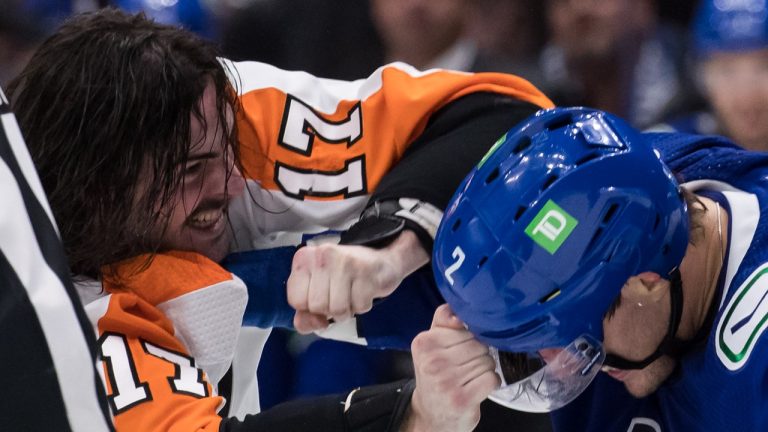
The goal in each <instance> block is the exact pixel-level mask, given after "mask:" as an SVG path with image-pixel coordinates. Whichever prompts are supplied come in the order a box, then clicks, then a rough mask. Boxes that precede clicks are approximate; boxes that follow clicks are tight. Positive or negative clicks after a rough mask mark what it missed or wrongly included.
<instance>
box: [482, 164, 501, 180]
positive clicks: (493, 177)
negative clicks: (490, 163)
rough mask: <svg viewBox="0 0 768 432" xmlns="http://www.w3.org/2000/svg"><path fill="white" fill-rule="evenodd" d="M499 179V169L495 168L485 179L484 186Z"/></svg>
mask: <svg viewBox="0 0 768 432" xmlns="http://www.w3.org/2000/svg"><path fill="white" fill-rule="evenodd" d="M498 177H499V167H496V168H494V169H493V171H491V173H490V174H488V177H486V178H485V184H490V183H491V182H493V181H494V180H496V179H497V178H498Z"/></svg>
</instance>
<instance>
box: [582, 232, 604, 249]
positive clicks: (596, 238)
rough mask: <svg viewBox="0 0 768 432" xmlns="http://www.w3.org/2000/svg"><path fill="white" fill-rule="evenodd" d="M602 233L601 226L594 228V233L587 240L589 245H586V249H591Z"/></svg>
mask: <svg viewBox="0 0 768 432" xmlns="http://www.w3.org/2000/svg"><path fill="white" fill-rule="evenodd" d="M602 234H603V229H602V228H598V229H596V230H595V234H594V235H592V238H591V239H590V240H589V246H587V249H586V250H591V249H592V248H593V247H594V246H595V244H597V241H598V239H599V238H600V236H601V235H602Z"/></svg>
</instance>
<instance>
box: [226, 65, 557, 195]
mask: <svg viewBox="0 0 768 432" xmlns="http://www.w3.org/2000/svg"><path fill="white" fill-rule="evenodd" d="M263 73H266V72H263ZM272 73H275V74H277V73H278V72H275V71H272ZM279 73H280V74H281V75H286V74H288V75H289V77H288V78H284V80H283V81H281V82H286V81H287V80H289V79H290V80H292V82H291V84H290V85H288V84H286V85H285V86H281V85H280V84H275V85H273V86H270V85H266V84H264V83H263V82H260V83H259V85H258V86H252V87H253V88H251V87H247V88H245V89H244V93H243V94H242V95H241V101H242V106H243V110H242V112H241V113H240V114H239V118H238V128H239V134H240V142H241V159H242V162H243V165H244V174H245V175H246V177H247V178H249V179H253V180H256V181H257V182H259V183H260V185H261V186H262V187H263V188H266V189H272V190H282V191H283V192H284V193H287V194H288V195H296V194H297V192H296V190H298V189H299V188H300V187H299V186H296V188H295V190H292V189H291V187H290V186H286V184H287V183H289V182H290V181H296V180H295V179H296V178H300V176H301V175H302V174H305V173H315V174H317V173H322V174H323V175H325V176H326V178H330V177H333V176H339V177H340V178H339V182H340V183H343V182H344V181H348V180H349V179H348V178H343V177H341V176H340V173H345V172H346V171H345V170H350V166H351V165H350V164H352V163H355V161H361V162H360V167H357V171H355V173H357V172H362V177H363V178H364V179H363V180H362V182H361V184H362V185H363V186H362V187H361V188H357V189H356V188H355V186H350V187H349V188H347V189H344V188H343V185H342V186H337V189H329V193H327V194H325V195H324V194H323V193H322V191H321V190H320V191H319V190H318V185H319V181H315V182H314V184H312V185H309V186H307V187H308V188H311V187H313V186H314V187H315V190H314V191H315V192H316V193H315V194H311V193H310V194H308V195H310V196H306V197H307V198H310V199H316V200H328V199H343V198H346V197H349V196H351V195H355V194H359V195H365V194H367V193H370V191H373V190H375V188H376V186H377V185H378V183H379V181H380V180H381V178H382V177H383V176H384V175H385V174H386V173H387V172H388V171H389V170H390V169H391V168H392V166H394V165H395V164H396V163H397V161H398V160H399V159H400V158H401V157H402V155H403V152H404V151H405V149H406V148H407V147H408V146H409V145H410V144H411V142H413V141H414V139H415V138H417V137H418V136H419V135H420V134H421V133H422V131H423V130H424V128H425V126H426V124H427V122H428V121H429V118H430V116H431V115H432V114H433V113H435V112H436V111H437V110H439V109H440V108H442V107H443V106H445V105H446V104H447V103H449V102H451V101H453V100H456V99H457V98H460V97H462V96H465V95H467V94H469V93H474V92H495V93H499V94H503V95H508V96H510V97H513V98H516V99H519V100H522V101H525V102H529V103H531V104H534V105H538V106H540V107H542V108H549V107H552V106H553V104H552V102H551V101H550V100H549V99H548V98H547V97H546V96H545V95H544V94H542V93H541V92H540V91H539V90H538V89H536V88H535V87H534V86H533V85H532V84H530V83H529V82H528V81H526V80H524V79H522V78H519V77H517V76H513V75H507V74H500V73H463V72H453V71H447V70H432V71H427V72H419V71H416V70H414V69H412V68H409V67H407V66H405V65H402V64H393V65H388V66H385V67H382V68H380V69H379V70H378V71H376V72H375V73H374V74H373V75H372V76H371V77H369V78H368V79H367V80H361V81H357V82H351V83H346V82H345V83H344V84H343V85H342V84H338V83H337V82H329V81H328V80H322V79H317V78H314V77H311V76H308V75H307V74H301V75H299V74H296V73H294V72H285V71H280V72H279ZM290 74H296V75H290ZM276 79H277V78H276ZM301 80H309V82H308V83H307V84H306V85H304V86H299V85H296V84H295V82H296V81H301ZM245 81H247V79H245ZM262 81H264V80H263V79H262ZM319 105H322V106H323V107H324V108H326V109H327V108H328V107H329V106H332V107H333V108H332V109H331V110H326V111H323V108H318V107H317V106H319ZM357 122H359V125H358V124H357ZM281 169H282V170H283V171H285V170H290V174H291V175H292V177H288V176H286V177H285V179H284V180H281V175H282V172H281V171H280V170H281ZM350 175H351V174H350ZM321 180H322V179H321ZM337 190H338V191H341V192H338V193H332V192H337ZM353 191H354V192H359V193H353ZM301 198H302V199H303V198H305V196H301Z"/></svg>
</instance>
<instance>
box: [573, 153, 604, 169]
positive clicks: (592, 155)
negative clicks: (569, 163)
mask: <svg viewBox="0 0 768 432" xmlns="http://www.w3.org/2000/svg"><path fill="white" fill-rule="evenodd" d="M598 156H600V154H599V153H597V152H592V153H587V154H586V155H584V156H582V157H581V158H580V159H579V160H577V161H576V163H575V164H574V165H575V166H581V165H584V164H585V163H587V162H589V161H591V160H592V159H597V157H598Z"/></svg>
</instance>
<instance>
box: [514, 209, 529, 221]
mask: <svg viewBox="0 0 768 432" xmlns="http://www.w3.org/2000/svg"><path fill="white" fill-rule="evenodd" d="M526 210H528V207H526V206H520V207H518V208H517V213H515V222H517V221H518V220H520V218H521V217H522V216H523V213H525V211H526Z"/></svg>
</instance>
